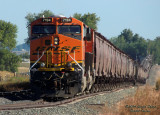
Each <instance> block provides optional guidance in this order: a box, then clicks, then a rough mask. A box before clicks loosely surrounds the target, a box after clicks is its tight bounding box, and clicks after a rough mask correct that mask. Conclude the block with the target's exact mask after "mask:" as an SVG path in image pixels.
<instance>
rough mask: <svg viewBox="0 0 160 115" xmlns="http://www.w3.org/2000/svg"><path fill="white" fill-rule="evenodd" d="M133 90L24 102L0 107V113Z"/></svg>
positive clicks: (52, 105) (56, 104) (50, 105)
mask: <svg viewBox="0 0 160 115" xmlns="http://www.w3.org/2000/svg"><path fill="white" fill-rule="evenodd" d="M129 87H130V88H131V87H133V86H125V87H123V88H117V89H113V90H111V91H102V92H96V93H88V94H83V95H78V96H76V97H74V98H67V99H64V100H58V101H52V100H51V102H49V101H45V100H44V99H39V100H37V101H34V102H22V103H15V104H6V105H0V111H2V110H18V109H30V108H43V107H54V106H58V105H63V104H68V103H71V102H75V101H78V100H82V99H85V98H89V97H93V96H96V95H102V94H105V93H110V92H115V91H121V90H123V89H125V88H129Z"/></svg>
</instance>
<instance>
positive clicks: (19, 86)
mask: <svg viewBox="0 0 160 115" xmlns="http://www.w3.org/2000/svg"><path fill="white" fill-rule="evenodd" d="M28 72H29V63H21V64H20V67H18V72H16V73H11V72H7V71H0V92H2V91H19V90H23V89H28V88H29V75H28V74H27V73H28Z"/></svg>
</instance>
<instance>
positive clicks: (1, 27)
mask: <svg viewBox="0 0 160 115" xmlns="http://www.w3.org/2000/svg"><path fill="white" fill-rule="evenodd" d="M16 33H17V26H16V25H14V24H12V23H10V22H5V21H3V20H0V48H4V49H6V48H8V49H9V50H11V49H13V48H14V47H15V46H16V39H15V38H16V37H17V34H16Z"/></svg>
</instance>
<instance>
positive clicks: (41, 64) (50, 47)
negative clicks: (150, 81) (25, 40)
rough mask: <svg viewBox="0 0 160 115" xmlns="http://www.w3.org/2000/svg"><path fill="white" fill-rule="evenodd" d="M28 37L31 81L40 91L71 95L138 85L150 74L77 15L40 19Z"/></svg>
mask: <svg viewBox="0 0 160 115" xmlns="http://www.w3.org/2000/svg"><path fill="white" fill-rule="evenodd" d="M29 36H30V62H31V63H30V65H31V67H30V74H31V76H30V77H31V79H30V82H31V87H32V89H33V90H34V91H36V92H37V93H39V94H45V95H49V96H53V97H70V96H74V95H76V94H79V93H83V92H92V91H93V92H97V91H102V90H108V89H111V86H112V87H117V86H118V85H120V84H124V83H133V84H135V83H136V81H138V79H141V78H142V77H143V78H146V77H147V76H148V71H144V70H143V68H140V67H139V65H138V64H137V63H136V62H135V61H134V60H133V59H132V58H130V57H129V56H128V55H127V54H125V53H124V52H123V51H121V50H119V49H118V48H116V47H115V46H114V45H113V44H112V43H111V42H110V41H109V40H107V39H106V38H105V37H104V36H103V35H101V34H100V33H98V32H96V31H95V30H93V29H91V28H89V27H88V26H87V25H85V24H84V23H83V22H82V21H79V20H77V19H75V18H72V17H70V18H66V17H64V16H51V17H49V18H40V19H37V20H35V21H33V22H32V23H31V24H30V27H29ZM144 76H145V77H144ZM139 81H141V80H139Z"/></svg>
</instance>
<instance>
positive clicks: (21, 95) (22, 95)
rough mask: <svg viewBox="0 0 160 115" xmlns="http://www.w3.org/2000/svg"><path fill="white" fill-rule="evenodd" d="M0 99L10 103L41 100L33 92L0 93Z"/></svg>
mask: <svg viewBox="0 0 160 115" xmlns="http://www.w3.org/2000/svg"><path fill="white" fill-rule="evenodd" d="M0 98H6V99H8V100H10V101H22V100H31V101H36V100H39V99H41V97H40V95H37V94H35V93H33V92H23V91H22V92H0Z"/></svg>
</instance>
